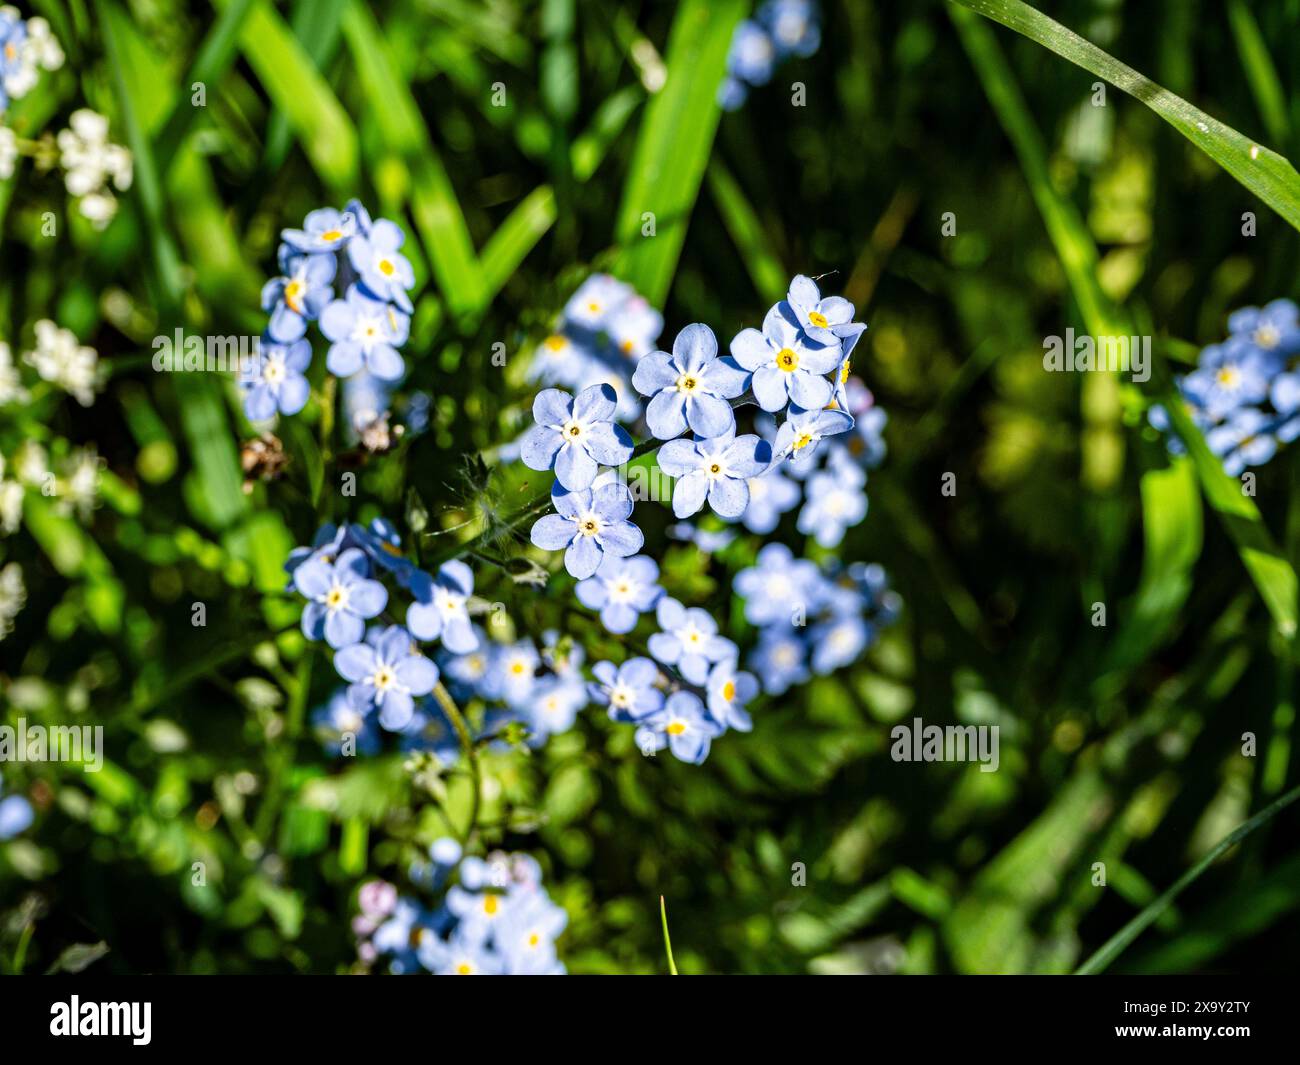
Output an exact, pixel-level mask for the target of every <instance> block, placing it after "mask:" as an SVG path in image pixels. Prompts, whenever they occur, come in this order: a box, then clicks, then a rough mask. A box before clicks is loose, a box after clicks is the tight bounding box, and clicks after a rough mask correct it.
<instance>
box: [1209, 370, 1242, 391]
mask: <svg viewBox="0 0 1300 1065" xmlns="http://www.w3.org/2000/svg"><path fill="white" fill-rule="evenodd" d="M1214 376H1215V380H1217V381H1218V382H1219V384H1221V385H1222V386H1223V387H1224V388H1233V387H1235V386H1236V384H1237V371H1236V369H1235V368H1234V367H1232V366H1225V367H1223V369H1221V370H1220V371H1219V372H1218V373H1217V374H1215V375H1214Z"/></svg>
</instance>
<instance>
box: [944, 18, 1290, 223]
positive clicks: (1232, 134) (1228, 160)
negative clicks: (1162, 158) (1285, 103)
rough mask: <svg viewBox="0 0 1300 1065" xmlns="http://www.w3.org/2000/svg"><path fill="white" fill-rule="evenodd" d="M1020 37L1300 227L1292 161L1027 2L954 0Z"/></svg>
mask: <svg viewBox="0 0 1300 1065" xmlns="http://www.w3.org/2000/svg"><path fill="white" fill-rule="evenodd" d="M951 2H952V3H954V4H960V5H961V6H962V7H964V8H968V9H970V10H971V11H974V12H977V13H978V14H981V15H984V16H986V17H988V18H990V19H993V20H994V21H995V22H1000V23H1002V25H1004V26H1007V27H1009V28H1010V29H1013V30H1015V31H1016V32H1017V33H1022V34H1024V35H1025V36H1026V37H1028V38H1029V39H1030V40H1032V41H1036V42H1037V43H1039V44H1041V45H1042V46H1043V47H1045V48H1049V49H1051V51H1053V52H1055V53H1056V54H1057V55H1059V56H1061V57H1062V58H1064V59H1068V60H1069V61H1070V62H1071V63H1074V64H1075V65H1077V66H1080V67H1083V69H1084V70H1087V71H1091V72H1092V73H1093V74H1096V75H1097V76H1098V77H1100V78H1105V79H1106V80H1107V81H1109V82H1110V83H1111V84H1112V85H1114V86H1116V87H1117V88H1120V89H1123V90H1124V91H1125V92H1126V93H1128V94H1130V95H1131V96H1134V97H1136V98H1137V99H1139V100H1141V101H1142V102H1143V103H1144V104H1146V105H1147V106H1148V107H1150V108H1151V110H1153V111H1154V112H1155V113H1156V114H1158V115H1159V116H1160V117H1161V118H1163V119H1164V120H1165V121H1166V122H1168V123H1169V124H1170V125H1171V126H1173V127H1174V128H1175V129H1176V130H1178V132H1179V133H1181V134H1182V135H1183V136H1184V137H1186V138H1187V139H1188V140H1189V141H1191V142H1192V143H1193V144H1195V145H1196V146H1197V147H1198V148H1200V149H1201V151H1203V152H1205V154H1206V155H1208V156H1209V157H1210V158H1211V159H1213V160H1214V161H1215V162H1216V163H1218V164H1219V166H1221V167H1223V169H1224V170H1226V171H1227V172H1228V173H1229V174H1231V175H1232V176H1233V177H1234V178H1236V179H1237V180H1238V181H1239V182H1241V183H1242V184H1243V185H1244V186H1246V188H1248V189H1250V191H1251V192H1253V193H1255V195H1256V196H1258V197H1259V198H1260V199H1261V200H1263V201H1264V202H1265V203H1266V204H1268V205H1269V206H1270V207H1272V208H1273V210H1275V211H1276V212H1277V213H1278V214H1280V215H1281V216H1282V217H1283V218H1285V219H1286V220H1287V221H1288V222H1289V223H1291V225H1293V226H1295V227H1296V228H1297V229H1300V174H1297V173H1296V169H1295V167H1294V166H1292V165H1291V163H1290V162H1289V161H1288V160H1286V159H1284V158H1283V157H1282V156H1280V155H1278V154H1277V153H1276V152H1274V151H1270V150H1269V149H1268V148H1265V147H1264V146H1263V145H1261V144H1259V143H1258V142H1256V141H1253V140H1251V139H1250V138H1248V137H1245V136H1243V135H1242V134H1240V133H1238V132H1237V131H1236V130H1235V129H1233V128H1231V127H1230V126H1227V125H1225V124H1224V123H1222V122H1220V121H1219V120H1218V119H1216V118H1212V117H1211V116H1210V115H1207V114H1206V113H1205V112H1204V111H1202V110H1200V109H1199V108H1197V107H1193V106H1192V105H1191V104H1190V103H1188V102H1187V101H1186V100H1184V99H1182V98H1181V97H1179V96H1176V95H1175V94H1174V93H1171V92H1170V91H1169V90H1168V89H1165V88H1162V87H1161V86H1159V85H1157V84H1156V83H1155V82H1154V81H1152V80H1151V79H1150V78H1148V77H1146V76H1144V75H1142V74H1139V73H1138V72H1137V71H1136V70H1134V69H1133V68H1132V67H1130V66H1127V65H1126V64H1124V63H1121V62H1120V61H1119V60H1118V59H1116V58H1115V57H1114V56H1112V55H1109V54H1107V53H1106V52H1104V51H1102V49H1100V48H1098V47H1097V46H1096V45H1095V44H1092V43H1091V42H1090V41H1087V40H1084V38H1082V37H1080V36H1079V35H1078V34H1077V33H1074V32H1073V31H1072V30H1069V29H1067V28H1066V27H1065V26H1062V25H1061V24H1060V23H1059V22H1057V21H1056V20H1055V19H1051V18H1048V17H1047V16H1046V15H1044V14H1043V13H1042V12H1041V11H1039V10H1038V9H1037V8H1033V7H1030V6H1029V5H1028V4H1026V3H1024V2H1023V0H951Z"/></svg>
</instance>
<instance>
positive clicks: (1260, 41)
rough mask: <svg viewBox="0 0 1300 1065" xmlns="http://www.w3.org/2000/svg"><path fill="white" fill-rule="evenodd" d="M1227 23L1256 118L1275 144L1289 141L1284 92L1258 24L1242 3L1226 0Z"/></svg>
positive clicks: (1236, 0)
mask: <svg viewBox="0 0 1300 1065" xmlns="http://www.w3.org/2000/svg"><path fill="white" fill-rule="evenodd" d="M1228 24H1229V25H1230V26H1231V27H1232V36H1233V39H1234V40H1236V42H1237V54H1238V55H1239V56H1241V65H1242V68H1243V69H1244V70H1245V72H1246V81H1247V83H1248V84H1249V85H1250V91H1251V93H1252V94H1253V95H1254V97H1255V105H1256V106H1257V107H1258V108H1259V115H1260V118H1262V119H1263V120H1264V128H1265V129H1267V130H1268V135H1269V136H1270V137H1271V138H1273V140H1274V141H1276V142H1277V143H1278V144H1287V143H1289V141H1290V139H1291V120H1290V118H1289V117H1288V116H1287V112H1286V90H1285V89H1284V88H1283V87H1282V80H1281V79H1280V78H1279V77H1278V76H1277V68H1276V67H1275V66H1274V65H1273V60H1272V58H1271V57H1270V56H1269V54H1268V43H1267V42H1266V41H1265V40H1264V34H1263V33H1261V32H1260V29H1259V23H1258V22H1256V21H1255V16H1254V14H1253V13H1252V12H1251V10H1250V8H1248V7H1247V6H1246V5H1245V3H1244V2H1243V0H1228Z"/></svg>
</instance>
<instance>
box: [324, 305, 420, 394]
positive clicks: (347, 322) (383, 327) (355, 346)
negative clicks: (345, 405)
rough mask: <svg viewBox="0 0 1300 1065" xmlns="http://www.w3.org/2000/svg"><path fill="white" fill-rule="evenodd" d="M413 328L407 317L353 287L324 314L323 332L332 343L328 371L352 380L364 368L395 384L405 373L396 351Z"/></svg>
mask: <svg viewBox="0 0 1300 1065" xmlns="http://www.w3.org/2000/svg"><path fill="white" fill-rule="evenodd" d="M410 328H411V319H410V317H409V316H408V315H406V314H404V313H402V312H401V311H399V310H397V309H395V308H394V307H392V306H391V305H390V304H387V303H385V302H383V301H382V300H377V299H375V298H373V297H372V296H369V295H367V294H366V292H365V291H364V290H363V289H362V288H361V287H360V286H359V285H350V286H349V287H348V292H347V296H346V297H345V298H343V299H341V300H334V301H333V302H331V303H329V304H327V305H326V307H325V309H324V310H323V311H321V315H320V330H321V332H322V333H324V334H325V337H326V339H328V340H331V341H333V343H332V344H331V345H330V349H329V352H328V354H327V355H326V356H325V368H326V369H327V370H329V372H330V373H332V374H333V375H334V376H335V377H350V376H351V375H352V374H354V373H356V372H357V371H358V370H360V369H361V368H362V367H363V366H364V367H365V368H366V369H367V370H369V371H370V372H371V373H372V374H374V375H375V376H376V377H378V378H379V379H380V380H381V381H396V380H397V379H398V378H399V377H401V376H402V374H403V373H405V372H406V363H405V362H403V361H402V356H401V355H399V354H398V353H397V349H398V348H400V347H401V346H402V345H403V344H405V343H406V340H407V337H408V336H409V334H410Z"/></svg>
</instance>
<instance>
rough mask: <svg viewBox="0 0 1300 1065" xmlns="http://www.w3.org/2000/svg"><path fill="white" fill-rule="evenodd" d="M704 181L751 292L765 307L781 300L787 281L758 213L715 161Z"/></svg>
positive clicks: (742, 191)
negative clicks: (751, 286) (732, 243)
mask: <svg viewBox="0 0 1300 1065" xmlns="http://www.w3.org/2000/svg"><path fill="white" fill-rule="evenodd" d="M708 180H709V191H710V192H711V193H712V194H713V199H714V201H715V202H716V203H717V205H718V210H719V211H720V212H721V214H722V222H723V225H725V226H726V227H727V232H728V233H730V234H731V239H732V240H733V241H735V242H736V249H737V250H738V251H739V252H740V258H741V261H742V262H743V263H744V264H745V269H746V270H748V271H749V276H750V278H751V279H752V280H753V282H754V288H755V289H756V290H757V291H758V294H759V295H760V296H762V297H763V299H764V300H765V301H766V302H768V303H776V302H778V301H779V300H783V299H785V293H786V289H787V288H788V287H789V284H790V278H789V276H788V275H787V274H786V272H785V268H784V267H782V265H781V261H780V259H778V258H777V255H776V253H775V252H774V251H773V250H772V246H771V244H769V243H768V239H767V233H765V232H764V230H763V223H762V222H761V221H760V220H759V217H758V212H757V211H755V210H754V208H753V207H752V206H751V205H750V202H749V200H748V199H746V198H745V193H744V190H742V189H741V187H740V183H739V182H737V181H736V179H735V178H734V177H732V175H731V171H730V170H728V169H727V168H726V167H725V166H723V165H722V162H721V161H720V160H717V159H715V160H713V162H711V163H710V164H709V170H708Z"/></svg>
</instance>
